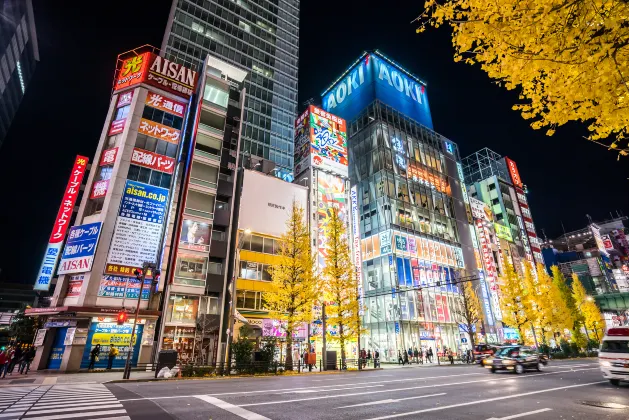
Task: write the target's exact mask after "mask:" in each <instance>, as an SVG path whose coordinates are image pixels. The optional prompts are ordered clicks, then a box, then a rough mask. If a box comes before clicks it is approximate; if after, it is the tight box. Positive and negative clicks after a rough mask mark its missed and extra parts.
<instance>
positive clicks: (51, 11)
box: [0, 0, 629, 283]
mask: <svg viewBox="0 0 629 420" xmlns="http://www.w3.org/2000/svg"><path fill="white" fill-rule="evenodd" d="M170 3H171V2H170V0H152V1H148V0H145V1H142V2H140V1H133V2H125V3H120V2H98V5H99V6H98V8H95V6H93V5H92V4H89V5H88V4H87V3H86V2H81V1H73V2H63V6H60V5H59V4H57V3H56V2H50V1H45V0H34V7H35V20H36V25H37V31H38V39H39V47H40V54H41V61H40V62H39V63H38V66H37V69H36V71H35V76H34V78H33V80H32V82H31V84H30V86H29V87H28V90H27V92H26V96H25V98H24V101H23V103H22V105H21V108H20V110H19V112H18V115H17V117H16V119H15V120H14V122H13V125H12V128H11V131H10V133H9V136H8V137H7V139H6V141H5V143H4V145H3V146H2V147H1V148H0V197H2V200H0V203H2V204H1V205H0V221H1V223H0V226H2V230H1V232H0V233H1V234H0V268H2V273H1V274H0V280H7V281H18V282H24V283H32V282H33V281H34V276H35V273H36V271H37V269H38V268H39V264H40V263H41V258H42V253H43V251H44V249H45V246H46V242H47V239H48V237H49V235H50V230H51V229H52V223H53V220H54V217H55V215H56V212H57V210H58V207H59V204H60V200H61V195H62V193H63V188H64V186H65V183H66V182H67V178H68V176H69V171H70V168H71V165H72V162H73V158H74V156H75V155H76V154H84V155H86V156H89V157H90V158H92V157H93V154H94V152H95V150H96V146H97V143H98V138H99V135H100V132H101V130H102V127H103V123H104V117H105V114H106V112H107V107H108V103H109V95H110V93H111V82H112V77H113V69H114V65H115V58H116V55H117V54H118V53H120V52H123V51H127V50H129V49H131V48H133V47H136V46H139V45H142V44H147V43H148V44H152V45H155V46H160V45H161V41H162V36H163V31H164V27H165V24H166V20H167V18H168V13H169V8H170ZM421 3H422V2H421V1H419V2H418V1H394V2H391V3H388V4H389V5H390V7H384V6H383V4H382V3H379V4H378V6H377V7H369V6H368V5H367V2H365V1H359V0H352V1H323V0H319V1H316V2H313V1H304V2H302V9H301V41H300V76H299V92H300V95H299V98H300V103H301V102H303V101H304V100H306V99H308V98H310V97H314V98H315V100H317V101H319V100H320V96H319V95H320V93H321V92H322V91H323V89H324V88H326V87H327V86H328V84H329V83H331V82H332V81H333V80H335V79H336V77H338V75H339V74H340V73H341V72H343V71H344V70H345V69H346V68H347V66H348V65H349V64H350V63H352V62H353V61H354V60H355V59H356V58H357V57H358V56H359V55H360V54H361V53H362V52H363V51H364V50H373V49H380V50H381V51H382V52H383V53H385V54H386V55H388V56H389V57H391V58H392V59H393V60H395V61H397V62H398V63H400V64H401V65H403V66H404V67H405V68H406V69H407V70H409V71H411V72H413V73H416V74H417V75H418V76H420V77H421V78H422V79H424V80H426V81H427V82H428V97H429V101H430V105H431V111H432V116H433V121H434V126H435V130H436V131H437V132H439V133H441V134H442V135H444V136H446V137H448V138H449V139H451V140H453V141H455V142H456V143H458V144H459V147H460V148H461V152H462V155H463V156H465V155H467V154H469V153H472V152H474V151H476V150H478V149H480V148H482V147H489V148H491V149H493V150H494V151H496V152H497V153H500V154H502V155H507V156H509V157H511V158H512V159H513V160H515V161H516V162H517V164H518V167H519V170H520V174H521V176H522V179H523V181H524V182H525V183H526V184H527V185H528V187H529V192H530V193H529V201H530V203H531V207H532V212H533V217H534V218H535V222H536V225H537V228H538V232H539V233H541V229H545V232H546V234H548V236H549V237H552V236H556V235H558V234H560V233H561V224H560V221H563V223H564V225H565V227H566V229H567V230H572V229H577V228H580V227H582V226H583V225H585V224H586V222H587V219H586V218H585V214H590V215H591V216H592V217H593V218H594V219H603V218H605V217H608V216H609V212H610V211H615V210H620V211H622V212H624V213H625V214H629V185H628V181H627V177H628V176H629V171H628V168H629V165H628V161H627V159H624V161H621V162H617V161H616V155H615V154H613V153H611V152H608V151H607V150H606V149H605V148H603V147H601V146H598V145H595V144H592V143H588V142H587V141H586V140H584V139H582V136H583V135H585V134H586V132H585V130H584V128H583V127H581V126H579V125H577V124H573V125H571V126H569V127H561V128H559V129H558V130H557V134H556V135H555V136H553V137H546V136H545V135H544V134H543V132H540V131H535V130H533V129H531V128H530V127H529V125H528V122H526V121H524V120H523V119H522V118H521V117H520V116H519V114H517V113H516V112H514V111H511V106H512V105H513V103H515V102H516V101H517V94H516V93H515V92H507V91H505V90H504V89H502V88H499V87H497V86H495V85H494V84H493V83H492V82H491V81H490V80H489V79H488V78H487V77H486V76H485V74H484V73H483V72H481V71H480V70H479V69H478V68H475V67H471V66H469V65H465V64H461V63H454V61H453V60H452V52H453V50H452V46H451V43H450V35H449V32H448V30H447V29H445V28H444V29H439V30H434V29H433V30H429V31H428V33H424V34H421V35H418V34H416V33H415V27H414V25H411V24H410V21H411V20H412V19H414V17H415V16H416V15H417V14H418V12H419V11H420V8H421Z"/></svg>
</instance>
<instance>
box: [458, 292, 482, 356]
mask: <svg viewBox="0 0 629 420" xmlns="http://www.w3.org/2000/svg"><path fill="white" fill-rule="evenodd" d="M479 287H481V286H480V285H475V284H474V283H473V282H471V281H466V282H464V283H463V287H461V298H462V299H461V301H460V302H461V304H460V306H455V309H454V315H455V317H456V319H457V322H458V324H459V328H460V329H461V330H462V331H463V332H466V333H467V334H468V335H469V337H470V345H471V347H472V349H474V348H475V347H476V340H475V335H476V334H475V333H476V329H477V328H478V327H480V326H481V324H482V322H483V307H482V306H481V303H480V299H479V298H478V293H477V292H476V290H477V288H479Z"/></svg>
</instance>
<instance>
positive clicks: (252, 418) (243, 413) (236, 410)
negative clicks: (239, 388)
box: [195, 395, 271, 420]
mask: <svg viewBox="0 0 629 420" xmlns="http://www.w3.org/2000/svg"><path fill="white" fill-rule="evenodd" d="M195 397H196V398H199V399H200V400H203V401H205V402H207V403H210V404H212V405H214V406H216V407H218V408H222V409H223V410H225V411H229V412H230V413H232V414H235V415H237V416H238V417H242V418H243V419H247V420H271V419H269V418H268V417H264V416H261V415H259V414H256V413H254V412H252V411H249V410H245V409H244V408H241V407H238V406H236V405H233V404H230V403H228V402H225V401H223V400H219V399H218V398H214V397H210V396H209V395H195Z"/></svg>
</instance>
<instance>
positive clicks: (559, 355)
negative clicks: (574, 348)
mask: <svg viewBox="0 0 629 420" xmlns="http://www.w3.org/2000/svg"><path fill="white" fill-rule="evenodd" d="M565 358H566V354H565V353H564V352H562V351H558V352H557V353H553V359H565Z"/></svg>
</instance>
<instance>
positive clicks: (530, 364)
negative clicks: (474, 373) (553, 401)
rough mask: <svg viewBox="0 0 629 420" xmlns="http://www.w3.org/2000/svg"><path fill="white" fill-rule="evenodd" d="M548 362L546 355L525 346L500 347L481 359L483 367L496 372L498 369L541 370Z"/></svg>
mask: <svg viewBox="0 0 629 420" xmlns="http://www.w3.org/2000/svg"><path fill="white" fill-rule="evenodd" d="M547 364H548V359H547V358H546V356H544V355H541V354H539V353H538V352H537V350H535V349H532V348H530V347H525V346H506V347H500V348H499V349H498V350H497V351H496V353H495V354H494V355H493V356H490V357H487V358H486V359H484V360H483V367H485V368H487V369H489V370H491V373H496V371H498V370H507V371H513V372H515V373H517V374H521V373H524V372H525V371H526V370H527V369H535V370H537V371H542V370H543V369H544V368H545V367H546V365H547Z"/></svg>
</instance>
